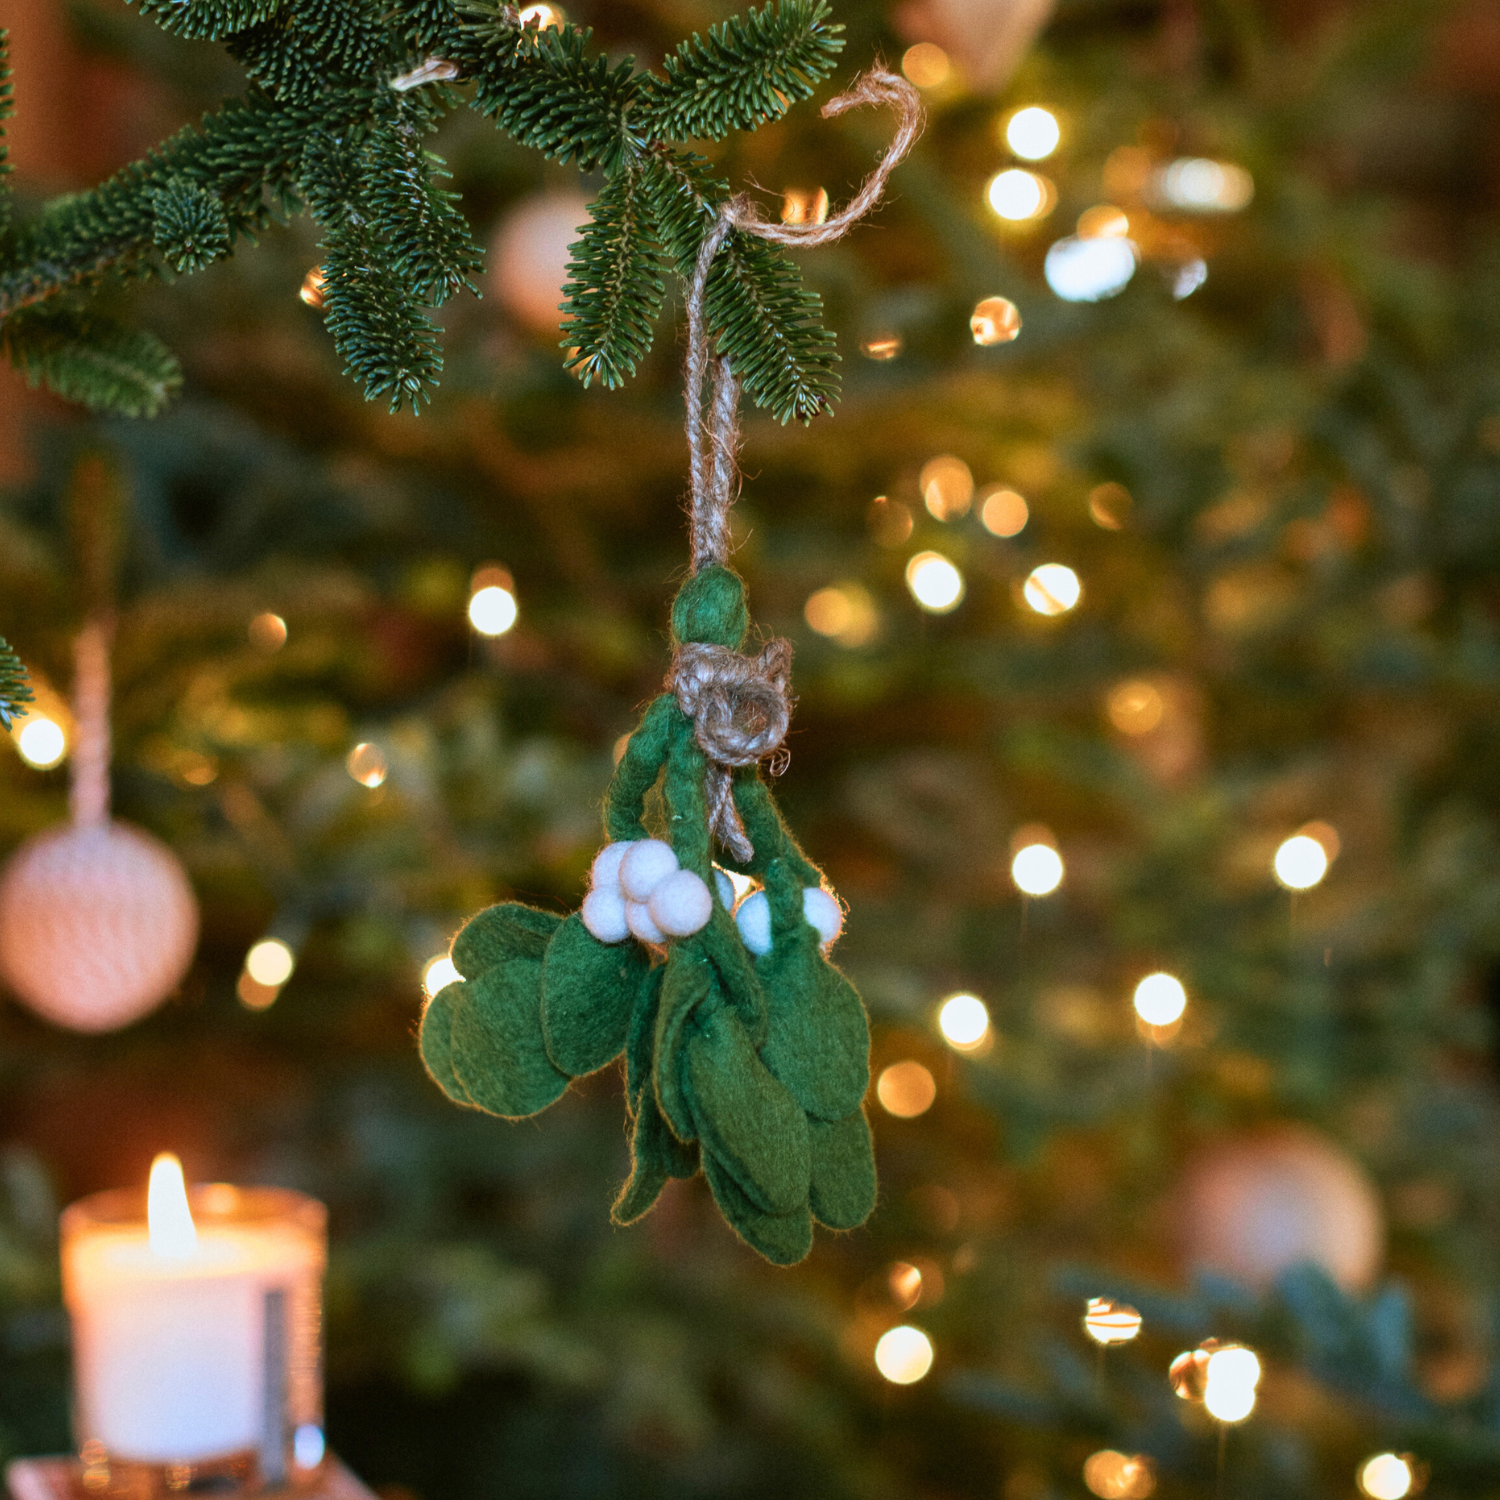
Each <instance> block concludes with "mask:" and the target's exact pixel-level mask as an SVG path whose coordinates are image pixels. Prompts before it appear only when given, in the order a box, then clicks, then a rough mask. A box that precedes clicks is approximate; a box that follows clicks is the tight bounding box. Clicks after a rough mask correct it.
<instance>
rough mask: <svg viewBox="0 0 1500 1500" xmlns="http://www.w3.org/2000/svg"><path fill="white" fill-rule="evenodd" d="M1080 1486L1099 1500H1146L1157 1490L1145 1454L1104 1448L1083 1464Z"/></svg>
mask: <svg viewBox="0 0 1500 1500" xmlns="http://www.w3.org/2000/svg"><path fill="white" fill-rule="evenodd" d="M1083 1482H1084V1484H1085V1485H1086V1486H1087V1487H1088V1491H1089V1493H1090V1494H1091V1495H1097V1496H1098V1497H1099V1500H1146V1496H1148V1495H1150V1494H1151V1493H1152V1492H1153V1491H1154V1490H1155V1489H1156V1469H1155V1466H1154V1465H1153V1464H1152V1462H1151V1460H1150V1459H1149V1458H1147V1457H1146V1455H1145V1454H1144V1453H1137V1454H1134V1455H1133V1456H1132V1455H1131V1454H1128V1453H1117V1452H1116V1451H1115V1450H1114V1449H1113V1448H1103V1449H1101V1450H1100V1451H1099V1452H1098V1453H1094V1454H1091V1455H1090V1456H1089V1457H1088V1458H1087V1459H1086V1460H1085V1461H1084V1465H1083Z"/></svg>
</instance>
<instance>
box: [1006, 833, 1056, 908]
mask: <svg viewBox="0 0 1500 1500" xmlns="http://www.w3.org/2000/svg"><path fill="white" fill-rule="evenodd" d="M1010 878H1011V879H1012V880H1013V881H1015V883H1016V886H1017V888H1018V889H1019V890H1022V891H1024V892H1025V893H1026V894H1027V895H1028V896H1050V895H1051V894H1052V892H1053V891H1055V890H1056V889H1057V888H1058V886H1060V885H1061V884H1062V878H1063V862H1062V855H1060V854H1059V853H1058V852H1057V850H1056V849H1054V848H1052V847H1051V846H1050V845H1048V844H1027V845H1026V847H1025V848H1024V849H1018V850H1017V851H1016V857H1015V858H1014V859H1013V860H1011V862H1010Z"/></svg>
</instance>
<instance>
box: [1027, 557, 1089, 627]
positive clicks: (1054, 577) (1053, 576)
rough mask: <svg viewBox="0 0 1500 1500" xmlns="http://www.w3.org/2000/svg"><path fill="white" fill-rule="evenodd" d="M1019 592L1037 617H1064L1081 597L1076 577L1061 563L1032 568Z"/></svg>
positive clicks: (1080, 587)
mask: <svg viewBox="0 0 1500 1500" xmlns="http://www.w3.org/2000/svg"><path fill="white" fill-rule="evenodd" d="M1021 592H1022V593H1023V594H1024V595H1025V598H1026V602H1027V604H1029V605H1030V606H1031V608H1032V609H1034V610H1035V611H1036V612H1037V614H1039V615H1064V614H1066V613H1067V612H1068V611H1069V610H1070V609H1072V608H1073V607H1074V606H1075V605H1076V604H1077V603H1078V601H1079V600H1080V599H1081V598H1082V597H1083V585H1082V584H1081V583H1079V581H1078V575H1077V574H1076V573H1075V572H1074V571H1073V570H1072V568H1069V567H1067V566H1065V565H1064V564H1062V563H1043V564H1042V565H1041V567H1039V568H1033V569H1032V570H1031V573H1030V574H1029V575H1028V577H1027V579H1026V583H1025V585H1024V586H1023V588H1022V590H1021Z"/></svg>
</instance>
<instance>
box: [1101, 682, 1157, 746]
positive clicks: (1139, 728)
mask: <svg viewBox="0 0 1500 1500" xmlns="http://www.w3.org/2000/svg"><path fill="white" fill-rule="evenodd" d="M1104 711H1105V712H1106V713H1107V714H1108V715H1109V722H1110V723H1111V724H1113V725H1114V726H1115V728H1116V729H1118V730H1119V731H1120V733H1121V734H1130V735H1137V734H1150V733H1151V731H1152V730H1153V729H1155V728H1156V726H1157V725H1158V724H1160V723H1161V720H1162V715H1163V714H1164V713H1165V712H1166V704H1165V703H1163V702H1162V696H1161V694H1160V693H1159V692H1157V691H1156V689H1155V688H1154V687H1152V686H1151V684H1150V683H1149V682H1146V681H1144V680H1143V679H1141V678H1139V677H1133V678H1130V679H1129V680H1128V681H1125V682H1121V683H1117V684H1116V685H1115V686H1114V687H1112V688H1111V689H1110V692H1109V697H1108V698H1107V699H1106V700H1105V704H1104Z"/></svg>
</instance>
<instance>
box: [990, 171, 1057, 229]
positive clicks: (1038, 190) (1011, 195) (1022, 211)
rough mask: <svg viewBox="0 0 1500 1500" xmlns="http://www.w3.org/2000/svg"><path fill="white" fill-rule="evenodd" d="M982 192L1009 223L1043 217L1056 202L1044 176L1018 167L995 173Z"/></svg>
mask: <svg viewBox="0 0 1500 1500" xmlns="http://www.w3.org/2000/svg"><path fill="white" fill-rule="evenodd" d="M984 195H985V198H986V199H987V200H988V201H989V205H990V207H991V208H992V209H993V210H994V211H995V213H996V214H998V215H999V216H1000V217H1001V218H1002V219H1005V220H1007V221H1009V222H1010V223H1012V224H1021V223H1024V222H1025V221H1026V220H1028V219H1040V218H1043V217H1045V215H1047V214H1049V213H1050V212H1051V211H1052V205H1053V204H1054V203H1055V202H1056V201H1057V193H1056V190H1055V189H1054V188H1053V186H1052V184H1051V183H1050V182H1048V181H1047V179H1046V178H1045V177H1043V176H1041V175H1040V174H1039V173H1037V172H1027V171H1025V170H1024V169H1023V168H1021V167H1007V168H1006V169H1005V171H1003V172H997V173H996V174H995V175H994V176H993V177H992V178H990V181H989V185H988V187H986V188H985V190H984Z"/></svg>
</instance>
